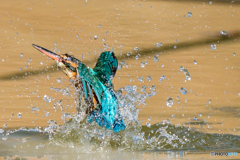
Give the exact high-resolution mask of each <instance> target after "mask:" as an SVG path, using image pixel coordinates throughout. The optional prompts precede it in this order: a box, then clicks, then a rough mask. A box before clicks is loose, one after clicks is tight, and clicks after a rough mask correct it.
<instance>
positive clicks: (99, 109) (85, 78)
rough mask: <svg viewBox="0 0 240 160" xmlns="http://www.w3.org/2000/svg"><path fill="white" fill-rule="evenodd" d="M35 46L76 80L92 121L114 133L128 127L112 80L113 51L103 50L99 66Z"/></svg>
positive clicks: (114, 71)
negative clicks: (119, 108) (88, 65)
mask: <svg viewBox="0 0 240 160" xmlns="http://www.w3.org/2000/svg"><path fill="white" fill-rule="evenodd" d="M32 46H33V47H34V48H36V49H37V50H39V51H40V52H42V53H43V54H45V55H47V56H48V57H49V58H51V59H53V60H55V61H56V62H57V65H58V66H59V67H60V68H61V70H62V71H63V73H65V74H66V75H67V76H68V77H69V78H70V80H71V81H74V87H75V89H79V90H80V92H82V99H83V100H84V102H85V103H86V104H87V107H86V111H85V112H86V116H87V118H86V119H87V121H88V122H89V123H92V122H93V121H95V122H96V123H97V124H98V125H99V126H101V127H105V128H106V129H109V130H113V131H114V132H120V131H122V130H124V129H125V128H126V126H125V123H124V120H123V118H122V116H121V115H120V113H119V110H118V108H117V105H118V99H117V96H116V93H115V91H114V88H113V83H112V81H111V80H112V79H113V77H114V76H115V74H116V71H117V67H118V61H117V58H116V56H115V54H114V52H112V51H105V52H102V53H101V54H100V56H99V58H98V60H97V63H96V66H95V67H94V68H90V67H87V66H86V65H85V64H84V63H83V62H82V61H81V60H78V59H77V58H75V57H74V56H72V55H69V54H67V53H66V54H62V55H58V54H56V53H54V52H52V51H50V50H47V49H45V48H43V47H41V46H38V45H36V44H32ZM78 98H81V97H78Z"/></svg>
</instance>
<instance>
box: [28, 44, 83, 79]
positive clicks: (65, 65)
mask: <svg viewBox="0 0 240 160" xmlns="http://www.w3.org/2000/svg"><path fill="white" fill-rule="evenodd" d="M32 46H33V47H34V48H36V49H37V50H39V51H40V52H42V53H44V54H45V55H47V56H48V57H50V58H51V59H53V60H55V61H56V62H57V64H58V66H59V67H60V68H61V69H62V71H63V72H64V73H65V74H66V75H67V76H68V77H69V78H70V79H73V80H74V79H75V78H76V75H77V66H78V61H79V60H78V59H76V58H74V57H73V56H71V55H68V54H62V55H58V54H56V53H54V52H51V51H49V50H47V49H45V48H43V47H40V46H38V45H35V44H32Z"/></svg>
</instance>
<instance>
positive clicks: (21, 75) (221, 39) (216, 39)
mask: <svg viewBox="0 0 240 160" xmlns="http://www.w3.org/2000/svg"><path fill="white" fill-rule="evenodd" d="M239 37H240V33H239V32H235V33H233V34H230V35H219V34H217V35H216V36H213V37H211V38H204V39H200V40H196V41H187V42H182V43H177V44H176V43H174V44H164V46H162V47H155V48H146V49H141V48H140V50H139V51H138V52H135V51H134V50H132V51H131V53H132V54H131V55H130V56H127V54H124V55H122V56H119V57H117V58H118V62H120V61H125V60H130V59H134V58H135V56H137V55H139V56H146V55H151V54H156V52H162V55H164V52H166V51H175V52H172V53H167V54H173V53H174V54H176V53H177V51H178V50H179V49H186V48H190V47H199V46H204V45H210V44H212V43H226V42H229V41H233V40H236V39H237V38H239ZM175 45H177V49H174V46H175ZM83 63H86V61H83ZM88 63H89V62H88ZM90 63H94V62H90ZM52 66H53V67H51V68H45V67H43V68H39V69H38V70H28V71H22V72H16V73H11V74H8V75H5V76H1V77H0V81H8V80H20V79H25V78H27V77H28V76H32V75H39V74H46V73H53V72H57V71H59V70H58V68H57V65H56V64H53V65H52Z"/></svg>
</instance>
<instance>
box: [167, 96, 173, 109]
mask: <svg viewBox="0 0 240 160" xmlns="http://www.w3.org/2000/svg"><path fill="white" fill-rule="evenodd" d="M166 104H167V106H168V107H172V105H173V99H172V98H168V99H167V101H166Z"/></svg>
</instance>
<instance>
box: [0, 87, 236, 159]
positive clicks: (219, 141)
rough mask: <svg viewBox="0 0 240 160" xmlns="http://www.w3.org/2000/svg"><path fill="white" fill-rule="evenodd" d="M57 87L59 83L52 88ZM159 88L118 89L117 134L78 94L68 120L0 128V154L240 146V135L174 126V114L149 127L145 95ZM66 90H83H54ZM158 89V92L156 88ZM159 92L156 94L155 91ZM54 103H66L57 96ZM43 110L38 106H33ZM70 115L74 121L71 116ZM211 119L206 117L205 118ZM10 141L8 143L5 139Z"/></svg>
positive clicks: (65, 93) (64, 93)
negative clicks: (94, 117)
mask: <svg viewBox="0 0 240 160" xmlns="http://www.w3.org/2000/svg"><path fill="white" fill-rule="evenodd" d="M51 89H54V88H51ZM155 89H156V87H155V86H154V85H152V86H151V87H150V92H149V93H148V92H147V90H148V89H147V88H146V86H143V87H142V88H141V89H140V91H141V92H139V91H138V87H137V86H130V85H128V86H126V87H123V88H120V89H118V90H116V96H117V97H118V109H119V112H120V114H121V116H122V118H123V119H124V122H125V125H126V129H125V130H123V131H121V132H119V133H114V132H113V131H112V130H107V129H106V128H103V127H100V126H98V124H96V123H95V122H92V123H89V122H88V121H87V120H86V115H85V109H86V104H85V103H84V101H82V99H81V98H80V99H79V98H76V100H75V105H76V108H77V112H76V113H75V114H72V115H71V114H68V113H65V112H63V111H62V113H63V115H62V117H63V120H64V122H65V123H64V124H63V125H59V124H58V123H57V122H56V121H54V120H49V121H48V126H47V127H45V128H41V127H37V128H20V129H15V130H4V129H0V131H1V134H0V139H2V141H1V142H0V146H1V148H0V153H5V155H6V154H7V155H16V154H18V153H19V152H21V153H26V154H28V153H30V152H31V154H33V155H39V154H42V155H48V154H50V155H53V154H54V155H58V154H60V153H61V154H62V155H64V154H72V153H76V155H77V154H80V153H91V154H92V153H96V152H101V153H102V152H105V153H106V152H112V151H114V150H117V151H118V152H119V151H139V150H140V151H146V150H150V151H167V150H190V151H191V150H192V151H196V150H200V151H203V150H214V149H229V148H230V149H231V148H233V149H236V148H240V137H239V136H235V135H228V134H208V133H202V132H198V131H195V130H193V129H191V128H187V127H184V126H178V125H172V124H171V121H170V120H169V119H167V120H163V121H162V122H160V123H157V124H151V123H150V121H151V118H150V119H148V120H149V122H147V123H146V126H143V125H142V124H141V123H140V122H139V120H138V115H139V111H140V110H139V109H138V108H139V106H142V105H146V102H145V101H146V99H147V98H150V97H151V96H152V94H151V92H154V90H155ZM54 90H56V91H57V92H61V93H62V94H63V95H69V96H72V94H74V95H75V96H76V97H81V96H80V95H81V91H80V90H76V91H75V92H74V93H71V92H70V90H69V88H68V87H67V88H65V89H59V88H58V89H56V88H55V89H54ZM155 94H156V93H155ZM153 95H154V94H153ZM55 105H62V101H61V100H58V101H57V102H56V104H55ZM32 110H33V111H38V110H39V109H38V108H33V107H32ZM66 118H70V120H66ZM204 123H206V122H204ZM17 137H18V138H17ZM6 142H7V143H6Z"/></svg>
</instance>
